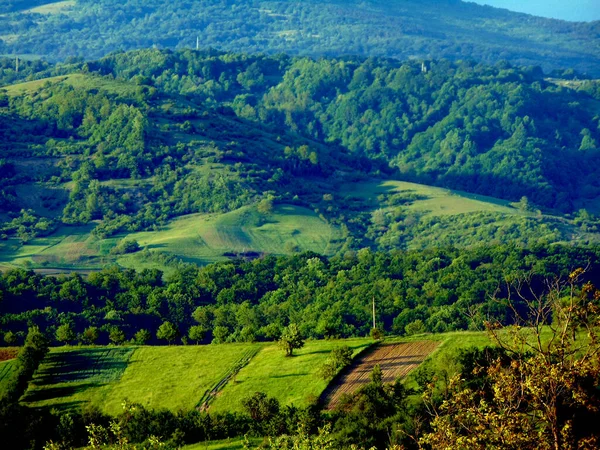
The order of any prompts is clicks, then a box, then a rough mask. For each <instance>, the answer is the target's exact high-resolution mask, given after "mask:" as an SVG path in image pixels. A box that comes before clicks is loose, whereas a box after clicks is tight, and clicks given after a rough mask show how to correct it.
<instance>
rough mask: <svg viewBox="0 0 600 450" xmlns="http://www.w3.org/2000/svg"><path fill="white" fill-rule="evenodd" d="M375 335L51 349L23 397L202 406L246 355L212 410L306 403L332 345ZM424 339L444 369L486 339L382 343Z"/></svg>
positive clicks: (41, 402)
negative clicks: (290, 349) (256, 402)
mask: <svg viewBox="0 0 600 450" xmlns="http://www.w3.org/2000/svg"><path fill="white" fill-rule="evenodd" d="M372 342H373V341H372V340H370V339H366V338H354V339H343V340H322V341H307V342H306V345H305V346H304V347H303V348H302V349H300V350H297V351H296V352H295V354H294V356H293V357H291V358H288V357H285V356H284V354H283V352H282V350H281V349H279V348H278V346H277V345H276V344H274V343H256V344H222V345H199V346H195V345H192V346H143V347H60V348H54V349H52V351H51V352H50V353H49V355H48V356H47V357H46V359H45V360H44V362H43V363H42V365H41V366H40V368H39V369H38V371H37V372H36V374H35V376H34V379H33V381H32V383H31V385H30V388H29V390H28V391H27V393H26V394H25V396H24V398H23V401H24V402H25V403H26V404H27V405H30V406H34V407H50V408H52V407H55V408H59V409H71V408H79V407H83V406H85V405H86V404H94V405H97V406H99V407H100V408H101V409H102V410H103V411H104V412H106V413H109V414H117V413H119V412H120V411H121V407H122V402H123V400H125V399H127V400H129V401H131V402H136V403H140V404H142V405H144V406H147V407H150V408H167V409H170V410H173V411H177V410H179V409H182V410H190V409H192V408H195V407H199V405H200V403H201V401H202V399H203V398H205V395H206V393H207V392H209V391H211V390H213V389H214V388H215V387H216V386H217V385H219V383H220V382H221V381H223V380H224V379H226V378H227V377H228V375H229V374H231V372H232V369H234V368H235V367H236V366H238V365H240V363H241V362H242V361H243V360H244V359H245V358H247V357H248V356H250V357H251V359H250V361H249V363H248V364H247V365H244V366H243V367H242V368H241V370H239V372H238V373H237V374H236V375H234V376H233V377H231V378H228V379H227V382H226V383H225V384H224V387H220V389H219V390H218V392H217V394H216V396H215V397H214V399H213V401H212V402H211V403H210V405H209V411H212V412H223V411H241V410H242V406H241V400H242V399H243V398H246V397H249V396H251V395H253V394H254V393H256V392H264V393H266V394H267V395H269V396H271V397H275V398H277V399H278V400H279V401H280V403H281V404H282V405H290V404H294V405H296V406H305V405H306V404H308V403H309V402H310V401H313V400H315V399H316V398H318V397H319V396H321V394H322V393H323V391H324V390H325V388H326V387H327V382H325V381H324V380H323V379H322V378H321V377H319V375H318V372H319V369H320V368H321V367H322V366H323V364H324V363H325V361H326V360H327V358H328V356H329V353H330V352H331V350H333V349H334V348H335V347H339V346H342V345H348V346H349V347H350V348H351V349H352V350H353V351H354V354H355V355H358V354H359V353H360V352H362V351H364V350H366V349H368V348H369V346H370V345H371V344H372ZM423 342H425V343H427V342H430V343H431V345H432V347H431V348H430V349H429V350H433V348H435V350H434V351H433V352H432V353H430V354H429V356H427V358H426V359H425V362H424V363H425V364H427V365H429V367H430V368H431V369H434V370H438V369H445V370H448V371H453V370H454V369H456V363H455V362H454V358H455V356H456V354H457V352H458V350H459V349H461V348H467V347H472V346H475V347H483V346H485V345H490V343H491V342H490V340H489V338H488V337H487V335H486V333H484V332H454V333H445V334H432V335H419V336H413V337H403V338H390V339H386V344H398V343H401V344H414V345H421V346H423ZM409 347H410V345H409ZM422 360H423V358H419V361H411V367H410V368H409V369H408V370H404V371H403V372H402V374H401V375H402V376H406V377H407V383H408V386H410V387H413V386H414V384H415V382H414V380H413V379H412V378H411V373H412V372H411V373H409V374H408V375H407V374H406V372H408V371H409V370H412V369H413V368H414V367H416V366H417V365H418V363H419V362H420V361H422ZM401 362H402V361H401ZM11 365H12V361H6V362H2V363H0V390H1V389H2V380H3V379H6V378H7V377H8V376H9V374H10V372H11V370H12V367H11ZM217 448H221V447H217ZM222 448H227V447H222Z"/></svg>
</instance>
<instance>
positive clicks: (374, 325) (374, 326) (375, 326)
mask: <svg viewBox="0 0 600 450" xmlns="http://www.w3.org/2000/svg"><path fill="white" fill-rule="evenodd" d="M375 328H377V324H376V323H375V296H373V329H375Z"/></svg>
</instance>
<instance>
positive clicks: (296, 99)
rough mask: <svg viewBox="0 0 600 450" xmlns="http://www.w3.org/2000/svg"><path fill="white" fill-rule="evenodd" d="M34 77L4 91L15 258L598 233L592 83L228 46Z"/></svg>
mask: <svg viewBox="0 0 600 450" xmlns="http://www.w3.org/2000/svg"><path fill="white" fill-rule="evenodd" d="M23 70H24V71H25V72H26V73H30V74H31V75H30V76H29V78H30V79H29V81H22V82H20V83H16V84H8V85H7V86H5V88H4V89H3V92H0V115H1V117H2V121H0V154H1V156H2V158H1V159H0V174H1V177H0V220H1V221H2V222H3V225H2V229H1V230H0V237H1V238H2V240H0V267H3V268H9V267H31V268H35V269H36V270H40V271H42V273H56V272H59V271H72V270H76V271H89V270H97V269H99V268H102V267H104V266H106V265H110V264H113V263H117V264H119V265H121V266H122V267H135V268H160V269H162V270H172V268H173V267H174V266H176V265H177V264H179V263H180V262H181V261H183V262H191V263H197V264H202V265H203V264H207V263H211V262H215V261H223V260H226V259H228V258H235V257H250V258H253V257H257V256H260V255H263V254H291V253H294V252H298V251H307V250H308V251H313V252H316V253H320V254H324V255H334V254H336V253H344V252H346V251H349V250H358V249H360V248H363V247H370V248H372V249H378V250H392V249H422V248H428V247H431V246H432V245H435V246H458V247H466V246H473V245H478V244H481V243H490V242H491V243H500V244H503V243H506V242H509V241H510V242H513V243H516V244H521V245H532V244H537V243H543V244H549V243H558V242H574V243H590V242H596V241H597V231H598V226H599V220H598V218H597V217H596V214H598V208H597V198H598V192H599V189H600V187H599V185H598V179H599V178H598V177H597V169H596V168H597V162H598V159H599V158H600V153H598V152H597V151H596V150H597V142H599V141H600V135H598V115H597V112H598V105H599V104H600V100H598V95H600V93H598V92H596V91H595V90H594V89H595V88H594V86H595V84H590V83H588V82H581V83H579V84H576V85H568V86H567V85H564V86H563V85H561V83H559V82H557V80H549V81H547V80H545V79H544V78H543V77H542V74H541V73H540V72H539V71H537V70H535V69H531V68H529V69H517V68H513V67H510V66H502V65H497V66H495V67H491V66H482V65H479V66H477V65H474V64H472V63H457V64H451V63H448V62H444V61H438V62H430V63H428V65H427V73H423V72H422V71H421V69H420V65H419V64H416V63H414V62H408V63H397V62H394V61H390V60H383V59H380V60H360V59H357V58H347V59H344V60H335V59H321V60H310V59H307V58H290V57H287V56H283V55H280V56H275V57H270V56H264V55H258V56H249V55H242V54H226V53H220V52H216V51H198V52H193V51H182V52H176V53H173V52H168V51H157V50H142V51H137V52H129V53H118V54H113V55H111V56H109V57H107V58H104V59H102V60H98V61H90V62H86V63H75V64H63V65H55V66H48V65H44V64H42V65H39V66H38V65H36V63H33V62H32V63H24V69H23ZM13 75H14V74H11V72H10V70H9V69H2V72H1V73H0V80H4V81H3V82H4V83H10V82H11V81H13ZM38 77H39V78H40V79H36V78H38ZM0 82H2V81H0ZM565 83H566V82H565ZM540 104H541V105H544V107H543V108H542V107H538V106H539V105H540ZM575 174H577V176H575ZM399 180H404V181H399ZM434 185H435V186H436V187H434ZM134 241H135V242H136V243H137V245H135V246H133V247H130V250H127V251H122V249H121V246H124V245H125V244H126V243H127V242H134ZM131 249H134V250H136V251H132V250H131ZM137 250H141V251H139V252H138V251H137Z"/></svg>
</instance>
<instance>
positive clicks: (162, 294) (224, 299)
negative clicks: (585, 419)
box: [0, 246, 600, 343]
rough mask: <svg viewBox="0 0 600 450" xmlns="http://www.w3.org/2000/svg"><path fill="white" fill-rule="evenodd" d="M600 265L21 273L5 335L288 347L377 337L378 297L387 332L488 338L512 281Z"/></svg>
mask: <svg viewBox="0 0 600 450" xmlns="http://www.w3.org/2000/svg"><path fill="white" fill-rule="evenodd" d="M599 258H600V250H599V248H598V247H590V248H572V247H568V246H553V247H542V246H539V247H536V248H533V249H530V250H525V249H522V248H518V247H516V246H505V247H480V248H477V249H473V250H457V249H453V248H447V249H438V250H426V251H418V252H417V251H413V252H393V253H376V252H372V251H370V250H368V249H363V250H360V251H358V252H347V253H346V254H345V255H343V256H339V257H335V258H332V259H327V258H324V257H322V256H320V255H317V254H313V253H303V254H299V255H294V256H289V257H273V256H269V257H265V258H261V259H257V260H254V261H244V260H234V261H232V262H228V263H220V264H215V265H209V266H207V267H205V268H198V267H196V266H193V265H184V266H182V267H180V268H179V269H178V270H177V271H175V272H173V273H172V274H171V275H170V276H168V277H166V280H165V279H163V274H162V273H161V272H160V271H158V270H143V271H141V272H137V273H136V272H135V271H134V270H120V269H119V268H117V267H112V268H109V269H106V270H103V271H100V272H97V273H92V274H90V275H89V276H87V277H82V276H80V275H72V276H65V277H59V278H55V277H44V276H42V275H36V274H35V273H33V272H32V271H25V270H13V271H8V272H6V273H4V274H3V275H2V277H0V293H1V297H0V298H1V302H0V325H1V327H2V330H3V331H4V333H5V336H6V334H8V333H9V337H10V338H11V339H22V338H23V337H24V335H25V331H26V330H27V327H28V325H31V324H35V325H37V326H39V327H40V329H42V330H44V331H46V332H47V333H48V334H49V335H51V336H55V339H57V341H58V342H60V340H61V337H60V336H61V335H60V334H57V331H58V329H59V328H60V327H61V326H62V327H69V329H70V330H72V332H71V334H70V335H69V336H70V337H69V338H68V339H67V341H68V342H75V341H76V340H79V341H81V342H87V340H86V339H87V338H86V337H85V334H84V331H85V330H86V329H88V328H89V327H93V328H95V329H96V330H98V331H99V333H97V334H96V337H95V338H94V342H102V343H108V342H109V340H110V341H112V342H113V343H122V342H124V341H125V340H127V341H129V340H131V341H132V342H138V343H146V342H148V341H151V342H153V343H157V342H160V336H159V338H158V340H157V339H156V331H157V330H158V328H159V326H160V325H161V324H163V323H165V322H169V323H170V324H172V325H174V326H175V327H176V329H177V332H178V337H182V338H183V340H184V342H186V341H187V340H188V331H189V330H190V328H191V327H193V326H196V327H197V326H200V327H201V330H202V333H201V334H200V336H201V337H199V338H192V339H194V340H197V339H199V340H200V341H202V342H205V343H209V342H214V343H220V342H221V343H222V342H254V341H256V340H273V339H277V338H278V337H279V335H280V334H281V332H282V330H283V328H284V327H286V326H287V325H288V324H289V323H296V324H298V326H299V328H300V330H301V332H302V334H303V335H304V336H306V337H310V338H333V337H351V336H365V335H367V334H368V333H369V330H370V327H371V312H372V310H371V301H372V299H375V301H376V305H377V323H378V327H381V329H383V330H385V332H387V333H393V334H400V335H404V334H412V333H422V332H436V333H440V332H446V331H454V330H482V329H483V328H484V322H485V321H489V320H498V321H499V322H500V323H503V324H511V323H513V320H514V314H513V313H512V312H511V311H510V310H509V309H507V307H506V304H505V303H503V301H498V300H496V299H494V294H497V296H498V298H500V299H505V298H506V297H507V284H506V282H507V281H511V280H516V279H529V280H530V283H531V284H532V286H534V288H535V289H538V288H540V287H543V286H544V283H545V282H546V281H547V280H552V279H556V278H561V277H562V278H565V277H567V276H568V275H569V273H571V272H572V271H573V270H574V269H575V268H577V267H590V268H591V269H590V270H589V271H588V273H586V275H585V276H586V279H587V280H590V281H592V282H595V283H597V279H598V267H600V266H598V263H599ZM523 301H525V299H523ZM519 307H524V306H523V305H521V306H519ZM115 330H118V331H119V333H118V337H119V339H118V340H115V339H113V338H111V335H113V337H114V335H115V333H116V331H115ZM141 330H146V332H145V334H144V333H143V332H142V331H141ZM196 331H197V330H196ZM148 332H149V333H148ZM140 333H142V334H143V336H145V337H144V339H143V342H139V339H141V338H140ZM5 339H6V337H5ZM13 342H14V341H13ZM88 343H89V342H88Z"/></svg>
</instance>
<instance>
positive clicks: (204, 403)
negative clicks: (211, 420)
mask: <svg viewBox="0 0 600 450" xmlns="http://www.w3.org/2000/svg"><path fill="white" fill-rule="evenodd" d="M260 350H261V347H255V348H251V349H250V350H248V351H247V352H246V353H244V356H242V357H241V358H240V359H239V360H238V361H237V362H236V363H235V365H234V366H233V367H232V368H231V369H229V370H228V371H227V373H226V374H225V376H224V377H223V378H221V379H220V380H219V381H218V382H217V383H216V384H215V385H214V386H213V387H212V388H210V389H207V391H206V392H205V393H204V395H203V396H202V398H201V399H200V401H199V402H198V405H197V408H198V409H199V410H200V411H206V410H207V409H208V408H209V407H210V404H211V402H212V401H213V400H214V399H215V397H216V396H217V395H219V392H220V391H221V390H222V389H223V388H224V387H225V386H226V385H227V383H229V380H231V379H232V378H234V377H235V376H236V375H237V374H238V373H239V371H240V370H242V369H243V368H244V367H246V366H247V365H248V364H249V363H250V361H251V360H252V358H254V357H255V356H256V355H257V354H258V352H259V351H260Z"/></svg>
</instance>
